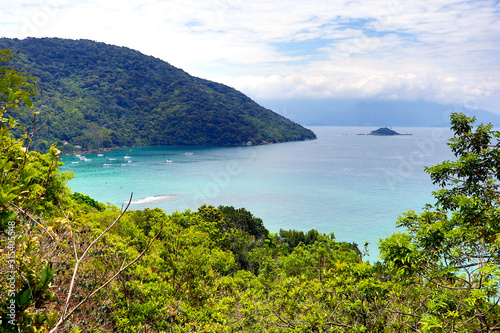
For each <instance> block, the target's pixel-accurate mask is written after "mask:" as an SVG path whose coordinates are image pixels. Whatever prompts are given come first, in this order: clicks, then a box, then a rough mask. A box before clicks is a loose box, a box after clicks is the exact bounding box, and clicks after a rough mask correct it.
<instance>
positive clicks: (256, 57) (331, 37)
mask: <svg viewBox="0 0 500 333" xmlns="http://www.w3.org/2000/svg"><path fill="white" fill-rule="evenodd" d="M0 36H1V37H11V38H26V37H61V38H71V39H90V40H94V41H98V42H104V43H108V44H113V45H119V46H126V47H129V48H132V49H135V50H138V51H140V52H142V53H144V54H147V55H152V56H154V57H157V58H160V59H162V60H164V61H167V62H168V63H170V64H171V65H173V66H176V67H179V68H181V69H183V70H185V71H186V72H188V73H189V74H191V75H194V76H197V77H201V78H205V79H208V80H211V81H216V82H220V83H224V84H227V85H229V86H231V87H234V88H236V89H238V90H240V91H242V92H243V93H245V94H247V95H248V96H249V97H251V98H253V99H255V100H256V101H261V100H269V99H285V100H286V99H297V98H300V99H323V98H332V99H383V100H401V101H413V100H427V101H433V102H438V103H443V104H449V103H453V104H459V105H463V106H465V107H468V108H479V109H488V110H490V111H493V112H496V113H500V0H493V1H483V0H473V1H455V0H424V1H421V0H412V1H410V0H308V1H303V0H300V1H296V0H273V1H261V0H251V1H248V0H247V1H243V0H15V1H7V2H5V3H3V4H2V11H1V12H0Z"/></svg>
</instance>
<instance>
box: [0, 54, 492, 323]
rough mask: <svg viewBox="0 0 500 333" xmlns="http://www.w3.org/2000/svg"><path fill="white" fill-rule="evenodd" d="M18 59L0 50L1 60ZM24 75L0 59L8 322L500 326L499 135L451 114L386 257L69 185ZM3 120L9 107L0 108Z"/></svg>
mask: <svg viewBox="0 0 500 333" xmlns="http://www.w3.org/2000/svg"><path fill="white" fill-rule="evenodd" d="M8 57H9V53H6V52H3V53H0V62H3V61H4V60H5V59H6V58H8ZM33 91H34V90H33V86H32V85H30V84H29V83H27V78H26V77H25V76H24V75H23V74H21V73H19V72H16V71H14V70H11V69H9V68H7V67H5V66H3V67H0V112H1V115H2V117H1V136H0V151H1V154H0V170H1V172H0V184H1V188H0V218H1V220H0V230H1V232H2V235H1V236H0V250H1V251H0V258H1V262H2V264H1V265H0V270H1V271H0V272H1V275H0V303H1V304H0V327H1V331H2V332H73V333H74V332H82V331H83V332H111V331H113V332H493V331H497V330H499V329H500V313H499V308H498V301H499V282H500V280H499V277H500V272H499V262H498V260H499V245H500V238H499V235H500V232H499V231H500V228H499V223H500V208H499V202H500V193H499V189H498V185H497V180H498V177H499V175H500V174H499V170H500V168H499V165H498V163H499V160H500V159H499V154H500V146H499V143H498V138H499V137H500V134H499V133H498V132H495V131H493V129H492V128H491V126H489V125H487V126H483V125H479V126H477V127H476V128H473V127H472V125H473V119H469V118H467V117H465V116H464V115H462V114H454V115H453V116H452V119H451V123H452V129H453V130H454V132H455V136H454V138H453V139H451V140H450V143H449V145H450V148H451V149H452V151H453V152H454V153H455V155H456V158H457V160H456V161H446V162H444V163H442V164H440V165H437V166H434V167H431V168H428V169H427V171H428V172H429V174H430V176H431V178H432V180H433V182H434V183H435V184H436V185H439V187H440V189H439V190H438V191H436V192H435V193H434V196H435V199H436V203H435V204H434V205H428V206H426V207H425V208H424V210H423V212H422V213H419V214H417V213H415V212H406V213H404V214H403V215H402V216H401V218H400V219H399V220H398V222H397V224H398V225H399V226H400V227H401V228H402V232H401V233H396V234H394V235H392V236H390V237H389V238H387V239H384V240H381V241H380V252H381V260H382V261H381V262H377V263H375V264H370V263H368V262H366V261H363V257H362V254H361V253H360V251H359V250H358V249H357V246H356V245H355V244H348V243H341V242H338V241H336V240H335V238H334V235H333V234H330V235H325V234H321V233H318V232H316V231H314V230H311V231H309V232H307V233H303V232H300V231H284V230H282V231H281V232H280V233H278V234H271V233H269V232H268V231H267V229H266V228H265V227H264V225H263V222H262V221H261V220H260V219H258V218H256V217H254V216H252V214H251V213H249V212H248V211H246V210H244V209H235V208H233V207H218V208H216V207H213V206H207V205H203V206H201V207H200V208H199V209H198V210H197V211H186V212H183V213H180V212H176V213H173V214H171V215H166V214H165V213H164V212H163V211H161V210H159V209H146V210H143V211H126V207H122V209H119V208H117V207H114V206H105V205H103V204H101V203H98V202H96V201H94V200H93V199H92V198H90V197H88V196H86V195H83V194H78V193H71V192H70V190H69V188H68V187H67V186H66V181H67V180H68V179H69V178H70V177H71V174H68V173H62V172H59V170H58V166H59V165H60V163H59V158H58V154H59V151H58V150H57V148H56V147H55V146H51V147H50V149H49V153H47V154H43V155H42V154H40V153H37V152H35V151H32V150H30V149H29V148H30V144H31V142H32V137H33V135H34V134H35V133H34V132H33V131H32V130H27V129H24V128H22V127H21V126H20V124H19V122H18V121H17V120H16V118H15V117H14V116H15V115H17V114H18V112H23V113H25V114H31V116H33V115H34V113H36V107H35V105H34V104H33V102H32V99H31V97H32V95H33ZM7 115H9V116H7Z"/></svg>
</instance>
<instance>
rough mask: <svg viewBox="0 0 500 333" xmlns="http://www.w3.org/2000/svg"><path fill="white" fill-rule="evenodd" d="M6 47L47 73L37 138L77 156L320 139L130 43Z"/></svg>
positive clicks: (40, 145)
mask: <svg viewBox="0 0 500 333" xmlns="http://www.w3.org/2000/svg"><path fill="white" fill-rule="evenodd" d="M2 48H5V49H13V50H16V51H17V52H19V54H18V55H16V59H14V61H15V62H14V63H15V64H16V66H17V67H18V68H20V69H21V70H23V71H25V72H29V73H31V74H32V75H34V76H36V77H38V78H39V84H38V85H39V87H40V91H41V93H40V96H39V98H38V101H39V108H40V109H41V110H42V111H43V112H42V113H41V114H40V120H41V121H47V123H46V126H43V127H41V128H40V129H39V132H38V134H37V138H35V142H34V146H35V148H36V149H38V150H43V149H44V148H47V146H48V145H49V143H51V142H58V146H59V149H61V150H62V151H63V152H68V153H71V152H75V151H78V148H77V147H78V146H80V147H82V149H86V150H88V149H99V148H106V147H116V146H120V147H123V146H156V145H205V146H208V145H214V146H235V145H245V144H246V143H247V142H249V141H250V142H252V143H253V144H263V143H266V142H269V143H275V142H285V141H293V140H304V139H314V138H315V135H314V133H313V132H312V131H310V130H308V129H305V128H303V127H301V126H300V125H298V124H295V123H293V122H291V121H289V120H287V119H285V118H284V117H282V116H280V115H278V114H276V113H274V112H272V111H270V110H267V109H265V108H263V107H261V106H259V105H258V104H256V103H255V102H254V101H252V100H251V99H249V98H248V97H246V96H245V95H243V94H242V93H240V92H238V91H236V90H234V89H232V88H230V87H227V86H224V85H222V84H218V83H215V82H210V81H207V80H203V79H199V78H195V77H192V76H190V75H188V74H187V73H185V72H184V71H182V70H180V69H177V68H174V67H172V66H170V65H169V64H168V63H166V62H164V61H161V60H159V59H156V58H153V57H148V56H145V55H143V54H140V53H139V52H136V51H133V50H130V49H127V48H123V47H116V46H111V45H106V44H103V43H96V42H93V41H88V40H78V41H73V40H65V39H56V38H44V39H35V38H27V39H24V40H16V39H5V38H4V39H0V49H2ZM21 120H22V123H23V125H24V126H31V124H32V122H31V119H29V118H28V117H22V119H21ZM65 141H66V142H67V144H64V142H65Z"/></svg>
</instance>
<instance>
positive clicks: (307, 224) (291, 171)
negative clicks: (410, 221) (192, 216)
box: [61, 127, 453, 258]
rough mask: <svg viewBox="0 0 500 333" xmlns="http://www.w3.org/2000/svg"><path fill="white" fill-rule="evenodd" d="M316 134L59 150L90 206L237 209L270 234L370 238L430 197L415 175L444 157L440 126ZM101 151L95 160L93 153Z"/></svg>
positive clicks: (425, 181)
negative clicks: (229, 143)
mask: <svg viewBox="0 0 500 333" xmlns="http://www.w3.org/2000/svg"><path fill="white" fill-rule="evenodd" d="M311 129H312V130H313V131H314V132H315V133H316V135H317V136H318V139H317V140H313V141H304V142H290V143H281V144H273V145H265V146H254V147H141V148H130V149H128V148H127V149H117V150H113V151H110V152H105V153H102V154H99V155H98V154H88V155H85V157H83V156H82V157H78V156H63V157H62V161H63V162H64V163H65V165H64V166H63V167H62V168H61V169H63V170H70V171H73V172H74V178H73V179H72V180H70V182H69V186H70V187H71V189H72V190H73V191H74V192H80V193H85V194H88V195H90V196H91V197H93V198H94V199H96V200H98V201H100V202H109V203H112V204H115V205H118V206H121V205H122V204H124V203H126V202H128V200H129V198H130V196H131V194H132V193H133V197H132V204H131V206H130V209H144V208H146V207H160V208H162V209H163V210H165V211H166V212H167V213H171V212H173V211H184V210H186V209H191V210H196V209H197V207H199V206H200V205H201V204H203V203H207V204H212V205H215V206H218V205H228V206H234V207H236V208H239V207H244V208H246V209H247V210H249V211H250V212H252V214H253V215H254V216H256V217H259V218H261V219H262V220H263V221H264V225H265V226H266V227H267V228H268V229H269V230H270V231H271V232H278V231H279V230H280V229H287V230H288V229H297V230H303V231H307V230H310V229H316V230H318V231H320V232H324V233H331V232H333V233H335V237H336V239H337V240H339V241H348V242H356V243H358V244H359V245H360V248H361V247H362V246H363V244H364V243H365V242H369V243H370V246H369V250H370V258H376V256H378V250H377V242H378V241H379V240H380V239H381V238H385V237H386V236H388V235H390V234H391V233H393V232H394V231H397V230H396V227H395V222H396V221H397V218H398V216H400V215H401V214H402V213H403V212H405V211H407V210H416V211H420V210H421V209H422V207H423V206H424V205H425V204H426V203H434V199H433V197H432V191H433V190H435V189H436V186H434V185H433V184H432V182H431V181H430V178H429V176H428V175H427V174H426V173H425V172H424V167H425V166H432V165H435V164H438V163H441V162H442V161H444V160H450V159H453V155H452V154H451V152H450V150H449V148H448V147H447V145H446V142H447V141H448V140H449V138H451V135H452V134H451V132H450V130H449V128H394V130H396V131H398V132H399V133H411V134H412V135H401V136H371V135H359V134H367V133H369V132H370V131H372V130H374V129H376V128H371V127H311ZM101 155H102V156H101Z"/></svg>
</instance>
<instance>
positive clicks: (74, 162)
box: [71, 161, 80, 164]
mask: <svg viewBox="0 0 500 333" xmlns="http://www.w3.org/2000/svg"><path fill="white" fill-rule="evenodd" d="M71 163H73V164H76V163H80V162H78V161H73V162H71Z"/></svg>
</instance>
